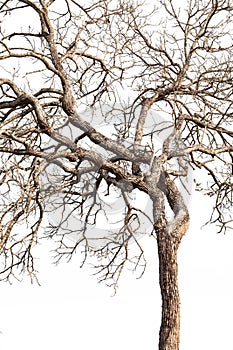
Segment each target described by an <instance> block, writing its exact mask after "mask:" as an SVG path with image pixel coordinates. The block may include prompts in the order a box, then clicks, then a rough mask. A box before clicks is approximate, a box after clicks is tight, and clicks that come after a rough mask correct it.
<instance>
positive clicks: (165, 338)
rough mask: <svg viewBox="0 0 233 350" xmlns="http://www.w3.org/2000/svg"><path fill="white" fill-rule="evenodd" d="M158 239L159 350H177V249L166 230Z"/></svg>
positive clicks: (178, 313)
mask: <svg viewBox="0 0 233 350" xmlns="http://www.w3.org/2000/svg"><path fill="white" fill-rule="evenodd" d="M157 238H158V254H159V282H160V289H161V296H162V321H161V327H160V333H159V350H178V349H179V342H180V298H179V291H178V265H177V249H178V245H177V244H174V242H173V240H172V239H171V237H168V235H167V230H165V231H164V232H161V231H160V234H159V235H158V236H157Z"/></svg>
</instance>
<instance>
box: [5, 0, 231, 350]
mask: <svg viewBox="0 0 233 350" xmlns="http://www.w3.org/2000/svg"><path fill="white" fill-rule="evenodd" d="M232 10H233V4H232V2H231V0H189V1H187V2H186V4H185V7H182V8H179V6H178V5H177V4H176V3H175V1H173V0H172V1H167V0H161V1H159V0H158V2H157V3H156V7H153V8H152V6H149V5H146V4H144V3H143V2H142V3H141V2H139V0H138V1H132V2H128V1H125V0H116V1H111V0H101V1H93V0H91V1H89V2H86V1H79V0H59V1H55V0H50V1H49V0H48V1H45V0H38V1H36V0H34V1H32V0H19V1H16V0H10V1H9V0H6V1H2V2H1V5H0V12H1V40H0V72H1V77H0V86H1V94H0V118H1V130H0V152H1V178H0V186H1V187H0V188H1V201H0V206H1V208H0V213H1V223H0V230H1V243H0V248H1V276H2V279H3V280H4V279H5V280H8V279H10V277H11V276H16V277H17V276H18V274H19V273H23V272H27V273H28V274H29V275H30V276H31V278H36V268H35V266H34V260H33V249H34V247H35V246H36V245H37V243H38V241H40V240H41V239H42V238H44V237H47V238H52V239H54V240H55V241H56V242H57V249H56V253H57V259H58V260H59V259H60V258H62V257H68V258H71V257H72V255H73V254H74V253H75V252H76V251H77V250H78V249H80V250H81V251H82V252H83V253H84V259H83V261H84V262H85V260H86V259H87V258H88V256H92V255H94V256H95V257H96V261H97V263H96V268H97V271H98V273H99V276H100V279H102V280H105V281H107V283H110V284H113V285H114V286H117V282H118V279H119V276H120V274H121V272H122V270H123V268H124V267H125V266H128V265H130V264H133V266H134V268H135V269H136V268H138V269H142V270H141V272H142V273H143V271H144V268H145V264H146V262H145V260H144V255H143V247H142V244H141V241H140V240H139V238H140V236H143V235H145V234H146V233H149V235H150V236H151V238H152V239H154V238H156V240H157V245H158V256H159V275H160V288H161V295H162V322H161V328H160V340H159V349H160V350H177V349H179V332H180V325H179V324H180V300H179V293H178V268H177V250H178V247H179V244H180V242H181V239H182V237H183V236H184V234H185V233H186V231H187V229H188V226H189V213H188V208H187V203H186V202H185V200H184V192H185V190H186V189H185V179H186V178H187V176H188V172H189V171H190V169H192V171H201V172H202V174H203V179H204V180H203V183H197V184H196V187H197V189H198V190H203V191H205V192H206V193H208V195H209V196H211V197H212V199H213V213H212V216H211V218H210V222H213V223H215V224H218V225H219V231H220V232H225V231H227V230H230V229H232V213H231V209H232V186H233V185H232V169H233V161H232V160H233V146H232V136H233V129H232V123H233V97H232V96H233V85H232V78H233V62H232V57H233V40H232V35H231V33H232V32H231V29H232V28H231V27H230V26H231V16H232ZM83 106H86V110H85V111H84V112H82V113H81V112H80V111H81V108H82V107H83ZM101 123H102V124H105V125H108V124H111V125H112V126H113V128H114V131H112V132H111V133H108V134H107V135H106V133H104V132H101V129H99V125H101ZM164 132H165V133H164ZM162 133H164V136H163V137H161V134H162ZM156 137H157V140H158V138H159V140H161V143H160V145H159V144H158V142H155V140H156ZM206 178H207V181H205V179H206ZM112 191H115V193H116V194H117V196H119V198H120V199H121V203H123V204H122V207H123V208H124V210H122V212H121V215H122V217H121V220H119V223H118V224H119V225H120V226H119V225H118V226H117V227H118V229H117V230H116V229H115V228H114V229H113V230H112V232H111V233H108V234H107V231H106V232H105V233H106V234H105V235H104V236H103V235H102V236H101V237H99V236H98V231H99V230H98V229H95V228H96V227H98V223H99V222H100V221H101V220H104V219H103V218H105V220H108V219H109V217H108V212H107V211H106V205H105V203H104V201H103V198H102V195H103V194H104V195H105V196H110V197H111V196H112V195H113V192H112ZM135 193H137V194H138V193H144V196H147V198H148V201H149V202H150V204H151V207H147V209H146V210H142V209H141V208H140V207H139V206H137V205H136V204H135V203H134V202H133V200H132V198H131V196H132V195H133V194H135ZM55 212H56V213H57V214H56V218H57V221H56V220H54V216H53V215H54V213H55ZM52 216H53V220H50V219H49V218H51V217H52ZM74 217H75V218H76V220H78V221H79V225H78V226H76V227H74V226H75V225H74V224H73V221H72V220H73V218H74ZM116 220H118V219H117V218H116ZM145 222H146V223H147V224H146V225H145V224H144V223H145ZM145 227H151V230H148V229H146V228H145ZM148 231H149V232H148ZM69 238H71V239H69ZM131 243H132V244H131ZM136 250H137V251H136Z"/></svg>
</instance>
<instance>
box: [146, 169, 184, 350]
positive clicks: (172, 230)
mask: <svg viewBox="0 0 233 350" xmlns="http://www.w3.org/2000/svg"><path fill="white" fill-rule="evenodd" d="M160 187H161V188H160V190H155V192H156V196H155V197H154V202H153V203H154V222H155V231H156V234H157V245H158V256H159V283H160V289H161V297H162V320H161V326H160V333H159V350H179V343H180V298H179V289H178V264H177V251H178V248H179V244H180V242H181V240H182V237H183V236H184V235H185V233H186V231H187V230H188V227H189V213H188V210H187V207H186V205H185V203H184V201H183V198H182V195H181V193H180V191H179V189H178V188H177V186H176V185H175V183H174V181H172V180H171V179H170V178H169V176H165V177H164V178H163V179H161V183H160ZM164 195H165V196H166V199H167V201H168V203H169V205H170V207H171V209H172V210H173V213H174V218H173V219H172V220H171V221H168V220H167V218H166V209H165V204H164V203H165V198H164Z"/></svg>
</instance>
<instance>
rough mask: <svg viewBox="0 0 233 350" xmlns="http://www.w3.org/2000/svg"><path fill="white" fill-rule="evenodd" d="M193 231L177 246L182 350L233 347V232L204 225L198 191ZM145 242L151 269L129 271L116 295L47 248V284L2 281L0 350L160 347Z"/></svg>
mask: <svg viewBox="0 0 233 350" xmlns="http://www.w3.org/2000/svg"><path fill="white" fill-rule="evenodd" d="M192 198H193V199H192V203H191V204H190V213H191V216H192V220H191V227H190V229H189V231H188V233H187V234H186V236H185V237H184V239H183V241H182V243H181V246H180V249H179V279H180V281H179V282H180V295H181V346H180V350H194V349H195V350H196V349H199V350H206V349H207V350H208V349H211V350H219V349H224V350H232V349H233V340H232V315H233V298H232V295H233V283H232V277H233V254H232V251H233V235H231V234H228V235H222V234H220V235H217V234H216V233H215V231H214V227H205V228H204V229H202V230H201V229H200V226H201V225H202V224H203V223H204V222H205V219H206V215H207V214H208V212H209V211H210V209H211V208H210V204H209V199H208V198H206V197H204V196H203V195H201V194H199V193H195V194H194V195H193V197H192ZM143 239H145V240H147V241H148V242H146V245H147V257H148V268H147V270H146V273H145V275H144V276H143V277H142V278H141V279H140V280H137V279H136V278H135V276H134V274H133V273H131V272H130V271H127V272H126V273H125V274H124V275H123V276H122V279H121V281H120V285H119V288H118V291H117V295H116V296H112V294H113V291H112V290H111V289H110V288H108V287H106V286H105V285H104V284H98V283H97V281H96V278H95V276H91V274H92V273H93V270H92V269H90V268H89V267H88V266H86V267H84V268H83V269H80V268H79V265H78V263H77V261H75V260H74V261H73V262H71V263H69V264H66V263H63V264H61V265H60V266H58V267H56V266H54V265H52V264H51V260H50V258H49V253H48V250H49V247H48V249H46V248H45V247H44V248H41V249H42V252H43V258H42V259H41V260H40V265H41V268H40V274H39V278H40V282H41V284H42V286H41V287H39V286H37V285H31V284H30V282H29V281H23V282H21V283H17V282H15V283H14V284H13V285H11V286H10V285H7V284H5V283H2V284H1V312H0V330H1V332H2V333H1V334H0V350H13V349H14V350H15V349H23V350H29V349H30V350H31V349H34V350H39V349H40V350H41V349H42V348H43V349H46V350H47V349H57V350H62V349H69V350H73V349H82V350H86V349H87V350H89V349H97V350H98V349H101V350H109V349H111V350H118V349H133V350H139V349H140V350H141V349H147V350H152V349H157V348H158V333H159V325H160V317H161V309H160V307H161V299H160V291H159V285H158V260H157V250H156V242H155V241H154V240H153V239H149V238H146V237H145V238H143Z"/></svg>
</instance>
